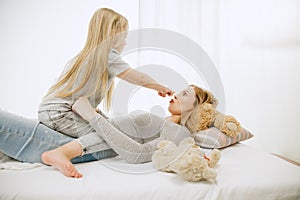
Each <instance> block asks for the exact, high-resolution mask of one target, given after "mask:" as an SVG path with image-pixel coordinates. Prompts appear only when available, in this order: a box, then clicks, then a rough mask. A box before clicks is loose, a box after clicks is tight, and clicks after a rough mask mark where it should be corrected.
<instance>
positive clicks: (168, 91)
mask: <svg viewBox="0 0 300 200" xmlns="http://www.w3.org/2000/svg"><path fill="white" fill-rule="evenodd" d="M173 94H174V91H172V90H171V89H169V88H163V89H162V90H160V91H158V95H159V96H161V97H166V96H167V95H168V96H172V95H173Z"/></svg>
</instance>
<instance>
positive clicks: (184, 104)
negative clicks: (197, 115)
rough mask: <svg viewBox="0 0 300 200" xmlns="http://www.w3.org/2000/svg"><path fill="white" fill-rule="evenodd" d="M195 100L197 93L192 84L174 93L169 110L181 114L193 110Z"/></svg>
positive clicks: (174, 113)
mask: <svg viewBox="0 0 300 200" xmlns="http://www.w3.org/2000/svg"><path fill="white" fill-rule="evenodd" d="M195 101H196V94H195V91H194V89H193V88H192V87H191V86H190V87H188V88H186V89H185V90H183V91H181V92H179V93H178V94H175V95H174V98H173V99H171V100H170V103H169V107H168V110H169V112H170V113H171V114H173V115H180V114H182V113H184V112H187V111H191V110H193V109H194V107H195V105H194V103H195Z"/></svg>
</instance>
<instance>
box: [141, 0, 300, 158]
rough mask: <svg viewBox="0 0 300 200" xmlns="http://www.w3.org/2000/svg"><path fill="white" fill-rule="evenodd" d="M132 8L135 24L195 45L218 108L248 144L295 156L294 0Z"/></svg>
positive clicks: (299, 20)
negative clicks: (217, 82)
mask: <svg viewBox="0 0 300 200" xmlns="http://www.w3.org/2000/svg"><path fill="white" fill-rule="evenodd" d="M139 10H140V14H139V19H140V21H139V27H140V28H161V29H169V30H172V31H175V32H178V33H181V34H184V35H186V36H187V37H189V38H191V39H192V40H194V41H195V42H197V43H198V44H200V45H201V46H202V47H203V49H204V50H205V51H206V52H207V54H208V55H209V56H210V57H211V58H212V60H213V61H214V63H215V65H216V67H217V69H218V71H219V73H220V76H221V78H222V82H223V85H224V91H225V96H226V113H227V114H232V115H234V116H236V117H237V118H238V119H239V120H240V121H241V123H242V125H243V126H244V127H245V128H248V129H250V131H251V132H253V134H254V135H255V137H254V139H252V140H250V142H248V143H249V144H251V145H254V146H256V147H258V148H262V149H263V150H266V151H268V152H275V153H279V154H281V155H284V156H287V157H289V158H291V159H294V160H297V161H300V145H299V141H300V134H299V128H298V123H299V122H300V117H299V113H300V105H299V100H300V95H299V91H300V81H299V75H300V67H299V66H300V2H299V1H297V0H278V1H273V0H263V1H261V0H251V1H246V0H245V1H240V0H225V1H219V0H210V1H209V0H190V1H183V0H151V1H148V0H140V8H139ZM143 59H146V58H144V57H143V58H141V62H143V61H142V60H143ZM163 59H164V58H162V60H163ZM187 74H188V73H187Z"/></svg>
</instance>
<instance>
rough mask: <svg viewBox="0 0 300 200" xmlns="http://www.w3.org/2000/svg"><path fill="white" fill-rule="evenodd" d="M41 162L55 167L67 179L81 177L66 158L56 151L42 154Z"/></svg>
mask: <svg viewBox="0 0 300 200" xmlns="http://www.w3.org/2000/svg"><path fill="white" fill-rule="evenodd" d="M42 160H43V162H44V163H45V164H47V165H51V166H53V167H55V168H56V169H58V170H59V171H60V172H61V173H63V174H64V175H65V176H67V177H74V178H81V177H82V174H80V173H79V172H78V171H77V169H76V168H75V167H74V165H73V164H72V163H71V161H70V160H69V159H68V157H67V156H66V155H65V154H64V153H63V152H60V151H59V150H58V149H54V150H51V151H46V152H44V153H43V154H42Z"/></svg>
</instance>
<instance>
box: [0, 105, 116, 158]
mask: <svg viewBox="0 0 300 200" xmlns="http://www.w3.org/2000/svg"><path fill="white" fill-rule="evenodd" d="M74 139H75V138H72V137H68V136H66V135H64V134H61V133H59V132H57V131H54V130H52V129H50V128H48V127H47V126H45V125H43V124H41V123H39V122H38V121H37V120H31V119H28V118H24V117H21V116H18V115H15V114H11V113H8V112H5V111H2V110H0V151H1V152H2V153H4V154H6V155H8V156H10V157H12V158H14V159H16V160H19V161H23V162H30V163H36V162H38V163H42V160H41V155H42V153H43V152H45V151H49V150H52V149H55V148H57V147H59V146H62V145H63V144H66V143H68V142H71V141H73V140H74ZM116 155H117V154H116V153H115V152H114V151H113V150H112V149H108V150H104V151H99V152H95V153H91V154H86V155H84V156H81V157H76V158H74V159H72V160H71V162H72V163H80V162H89V161H95V160H100V159H104V158H111V157H114V156H116Z"/></svg>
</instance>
